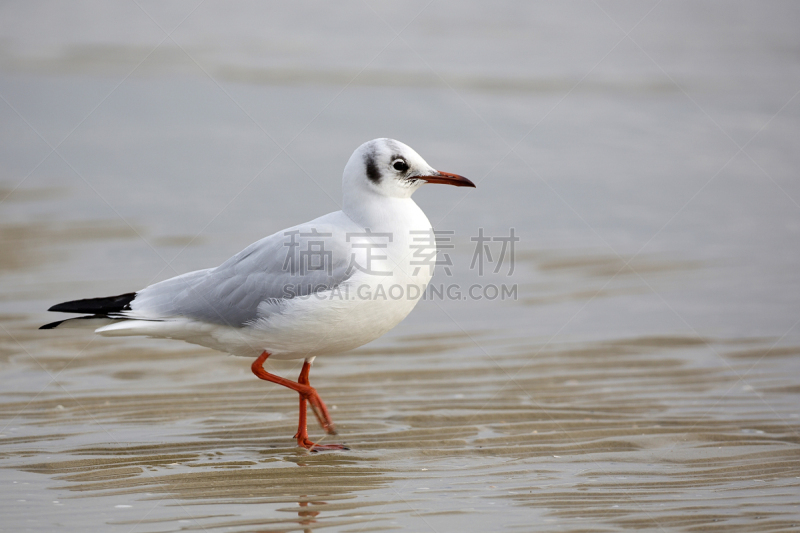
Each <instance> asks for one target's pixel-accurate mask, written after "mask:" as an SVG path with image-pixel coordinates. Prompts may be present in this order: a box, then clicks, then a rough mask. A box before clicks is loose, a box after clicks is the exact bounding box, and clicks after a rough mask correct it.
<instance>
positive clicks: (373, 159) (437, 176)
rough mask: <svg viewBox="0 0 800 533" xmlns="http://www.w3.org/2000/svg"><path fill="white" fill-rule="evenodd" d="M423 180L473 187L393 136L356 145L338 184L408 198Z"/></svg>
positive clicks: (363, 190) (350, 190) (360, 190)
mask: <svg viewBox="0 0 800 533" xmlns="http://www.w3.org/2000/svg"><path fill="white" fill-rule="evenodd" d="M424 183H444V184H446V185H455V186H456V187H475V184H474V183H472V182H471V181H470V180H468V179H467V178H465V177H463V176H459V175H457V174H450V173H449V172H441V171H439V170H436V169H434V168H433V167H431V166H430V165H429V164H428V163H426V162H425V160H424V159H422V157H420V155H419V154H418V153H417V152H415V151H414V150H413V149H411V147H409V146H406V145H405V144H403V143H401V142H400V141H395V140H394V139H373V140H371V141H369V142H365V143H364V144H362V145H361V146H359V147H358V148H357V149H356V151H355V152H353V155H352V156H350V160H349V161H348V162H347V165H346V166H345V168H344V176H343V178H342V186H343V189H344V191H345V195H347V194H348V193H350V192H356V191H359V192H371V193H373V194H378V195H381V196H388V197H394V198H409V197H410V196H411V195H412V194H413V193H414V191H416V190H417V189H419V188H420V187H421V186H422V184H424Z"/></svg>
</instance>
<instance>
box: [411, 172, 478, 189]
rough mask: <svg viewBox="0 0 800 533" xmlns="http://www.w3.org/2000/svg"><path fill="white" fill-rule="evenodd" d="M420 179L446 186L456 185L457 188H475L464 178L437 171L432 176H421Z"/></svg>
mask: <svg viewBox="0 0 800 533" xmlns="http://www.w3.org/2000/svg"><path fill="white" fill-rule="evenodd" d="M419 179H421V180H423V181H427V182H428V183H444V184H445V185H455V186H456V187H475V184H474V183H472V182H471V181H469V180H468V179H467V178H465V177H464V176H459V175H458V174H450V173H449V172H440V171H438V170H437V171H436V174H434V175H432V176H419Z"/></svg>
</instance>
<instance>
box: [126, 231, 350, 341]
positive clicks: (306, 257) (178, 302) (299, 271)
mask: <svg viewBox="0 0 800 533" xmlns="http://www.w3.org/2000/svg"><path fill="white" fill-rule="evenodd" d="M327 229H328V230H329V231H326V228H325V227H319V226H317V227H315V228H313V231H311V229H309V228H301V227H295V228H290V229H289V230H285V231H283V232H279V233H276V234H274V235H270V236H269V237H266V238H264V239H261V240H260V241H258V242H255V243H253V244H251V245H250V246H248V247H247V248H245V249H244V250H242V251H241V252H239V253H238V254H236V255H235V256H233V257H231V258H230V259H229V260H227V261H226V262H225V263H223V264H222V265H220V266H218V267H217V268H212V269H208V270H198V271H196V272H190V273H188V274H184V275H182V276H177V277H175V278H171V279H168V280H165V281H162V282H160V283H156V284H155V285H151V286H149V287H147V288H146V289H143V290H142V291H140V292H138V293H137V294H136V298H135V299H134V300H133V301H132V302H131V311H130V312H129V313H128V315H129V316H130V317H131V318H143V319H151V320H157V319H165V318H172V317H187V318H192V319H195V320H202V321H204V322H211V323H215V324H222V325H227V326H234V327H240V326H244V325H246V324H247V323H249V322H252V321H254V320H257V319H259V318H263V317H265V316H267V315H268V314H269V313H270V312H276V311H278V310H279V309H280V307H281V302H282V301H285V300H288V299H291V298H295V297H297V296H306V295H309V294H312V293H316V292H320V291H324V290H330V289H333V288H334V287H336V286H338V285H339V284H341V283H342V282H344V281H346V280H347V279H348V278H349V277H350V276H351V275H352V270H351V269H350V268H348V267H349V265H350V256H351V251H350V245H349V243H347V242H346V239H345V237H344V234H341V235H340V234H337V233H335V232H334V231H333V230H330V228H327ZM262 304H264V305H262ZM259 306H261V307H259Z"/></svg>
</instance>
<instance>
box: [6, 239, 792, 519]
mask: <svg viewBox="0 0 800 533" xmlns="http://www.w3.org/2000/svg"><path fill="white" fill-rule="evenodd" d="M39 231H41V230H37V231H32V232H29V233H26V234H25V235H30V236H31V237H25V238H23V239H22V240H23V242H27V243H34V244H32V247H33V248H34V249H36V248H37V246H36V245H35V243H36V242H37V241H39V240H43V242H44V243H48V242H49V240H48V239H41V237H40V233H39ZM45 233H46V232H45ZM9 234H13V235H18V234H17V233H14V232H10V233H9V232H3V235H9ZM50 236H51V237H56V236H57V234H56V235H55V236H54V235H52V234H51V235H50ZM97 237H98V236H97V235H96V234H93V233H88V234H84V238H85V239H87V240H89V241H92V240H94V239H96V238H97ZM107 237H108V236H106V235H103V238H104V239H105V238H107ZM15 238H19V237H15ZM116 238H117V239H119V236H116ZM125 241H126V239H122V240H119V241H118V242H120V243H122V244H124V243H125ZM523 256H524V254H523ZM528 257H529V260H532V261H533V260H534V259H530V258H533V257H536V258H538V259H535V260H536V261H540V262H541V265H542V268H541V270H542V272H552V271H553V270H558V269H566V270H567V271H568V272H570V273H572V274H570V275H572V276H575V279H574V280H573V282H572V283H570V284H567V285H568V286H575V285H576V284H579V283H580V282H581V281H580V280H581V279H583V280H584V282H585V279H586V276H585V273H586V270H587V269H588V270H589V271H590V272H591V276H589V278H590V279H599V280H605V281H607V277H608V276H610V275H612V274H613V272H612V271H613V269H610V270H608V269H606V268H605V267H606V266H607V264H608V263H609V261H607V260H601V259H598V258H597V257H596V256H592V255H587V256H585V257H583V259H582V260H581V258H580V257H579V256H578V255H576V254H575V253H574V252H571V253H570V254H561V255H560V256H559V254H558V253H556V252H539V253H533V252H531V253H529V254H528ZM648 261H649V264H652V265H656V264H657V263H658V262H657V260H656V259H650V260H648ZM648 261H645V263H647V262H648ZM684 267H686V265H684ZM644 270H645V269H643V271H644ZM684 270H685V269H675V268H674V265H672V264H669V263H666V264H662V265H661V267H660V268H655V266H654V267H653V268H651V269H650V272H651V273H652V272H671V273H672V274H671V276H675V275H676V274H675V273H674V272H683V271H684ZM559 275H564V273H563V272H561V273H560V274H559ZM677 279H680V275H678V278H677ZM675 282H676V281H675V279H673V283H675ZM553 286H555V287H557V284H553ZM587 290H590V289H587ZM555 292H556V294H557V291H555ZM578 297H579V296H577V295H575V294H570V295H567V299H568V300H573V299H575V298H578ZM594 297H596V298H609V297H611V296H609V295H607V294H604V295H598V294H595V295H594ZM616 297H624V296H619V295H617V296H616ZM555 299H556V300H558V298H555ZM425 303H427V304H430V305H432V302H425ZM519 305H524V306H531V305H534V306H536V305H550V304H545V303H542V302H541V301H538V300H536V299H534V298H531V299H523V301H522V302H521V303H520V304H519ZM37 325H38V324H36V323H34V322H33V321H32V320H31V319H30V317H28V316H25V315H19V316H8V315H7V316H4V317H3V329H4V331H3V333H4V335H3V342H2V347H1V348H2V350H3V353H4V354H5V363H4V369H5V372H4V377H5V379H4V387H3V394H2V403H0V419H2V420H3V425H4V430H3V434H2V437H0V438H2V440H0V446H1V447H0V453H1V454H2V455H0V461H1V462H2V466H3V468H4V469H5V473H4V474H3V475H2V477H3V479H4V480H5V482H6V489H5V494H6V496H5V497H4V503H3V505H4V507H5V509H4V515H5V516H13V517H14V523H15V524H16V527H18V528H19V529H20V530H21V529H26V528H27V529H31V530H45V529H48V528H49V527H55V526H56V525H59V526H60V527H65V528H66V529H68V530H77V529H80V528H81V527H101V526H102V528H103V529H106V530H114V531H116V530H120V531H130V530H131V529H135V530H137V531H177V530H188V531H208V530H218V529H223V530H232V531H295V530H297V531H301V530H302V531H313V530H317V529H323V528H332V529H333V530H336V531H376V530H385V529H395V528H397V527H403V528H409V529H413V530H425V529H433V530H437V531H452V530H456V529H461V530H464V529H470V530H476V528H477V529H497V528H499V527H504V528H511V529H520V530H528V529H530V528H534V529H537V530H550V529H553V530H556V529H558V530H562V531H563V530H567V531H584V530H617V529H630V528H647V529H658V528H666V529H673V528H675V529H681V530H687V531H695V530H696V531H717V530H718V531H729V530H730V529H731V528H739V527H740V528H744V529H747V530H751V531H788V530H793V529H794V528H797V527H798V525H797V524H798V523H799V521H800V513H798V508H797V495H798V493H799V492H800V442H799V441H800V437H798V429H800V418H799V417H798V410H797V406H798V403H797V397H798V393H800V382H799V381H798V378H797V372H796V370H797V363H796V361H797V360H798V357H799V356H800V346H775V342H774V339H758V338H743V339H720V338H701V337H697V336H677V335H671V336H640V337H627V338H618V339H612V340H598V341H588V342H586V341H567V342H563V341H559V340H554V341H552V342H546V341H544V340H537V339H531V338H525V337H516V336H514V335H513V334H511V333H509V332H502V331H490V330H486V331H480V330H477V331H470V332H469V333H468V334H466V335H465V333H464V332H463V331H457V330H456V331H442V332H440V333H434V334H416V335H415V334H412V333H411V332H409V331H408V329H405V328H401V332H400V333H399V334H396V335H393V336H391V337H390V338H388V339H384V340H381V341H378V342H376V343H374V344H371V345H369V346H367V347H364V348H362V349H359V350H356V351H354V352H352V353H349V354H345V355H340V356H332V357H330V358H320V359H319V360H318V363H317V364H316V365H315V366H314V372H313V373H312V383H314V384H315V385H316V386H317V387H318V390H319V391H320V393H321V394H322V395H323V397H324V398H325V400H326V402H327V403H328V405H329V406H330V407H331V409H332V414H333V416H334V418H335V420H336V422H337V424H338V427H339V431H340V435H339V436H337V437H323V436H322V435H321V432H320V430H319V429H318V428H316V427H315V426H312V429H311V433H312V437H313V436H316V437H318V438H320V439H321V440H320V441H321V442H330V441H332V440H331V439H336V441H337V442H344V443H346V444H347V445H348V446H350V447H351V450H350V451H347V452H330V453H308V452H306V451H304V450H300V449H298V448H296V447H295V446H294V441H293V439H292V438H291V436H292V434H293V432H294V431H295V429H296V426H295V424H296V409H297V399H296V396H295V395H294V394H292V393H290V392H288V391H286V390H284V389H282V388H280V387H277V386H274V385H271V384H266V383H262V382H260V381H259V380H257V379H255V378H254V377H253V376H252V375H251V374H250V372H249V364H250V361H248V360H245V359H240V358H234V357H229V356H224V355H220V354H216V353H214V352H211V351H208V350H203V349H199V348H193V347H186V346H183V345H181V344H179V343H174V344H172V343H169V342H168V341H152V340H151V341H146V340H127V339H123V340H120V339H102V338H97V337H93V336H92V335H91V334H90V333H89V332H87V331H85V330H61V331H57V335H53V332H51V331H46V332H42V331H39V330H37V329H35V327H36V326H37ZM402 329H405V331H402ZM480 346H491V347H492V351H491V353H485V352H484V351H483V350H482V349H480ZM476 347H478V348H477V349H476ZM269 366H270V367H271V368H272V370H273V371H276V372H279V373H281V374H284V375H290V376H291V375H293V374H295V373H297V371H298V370H299V366H298V364H295V363H293V362H283V363H269ZM742 378H745V379H742ZM12 486H13V488H12Z"/></svg>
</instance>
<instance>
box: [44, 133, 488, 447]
mask: <svg viewBox="0 0 800 533" xmlns="http://www.w3.org/2000/svg"><path fill="white" fill-rule="evenodd" d="M423 183H444V184H448V185H455V186H457V187H475V184H474V183H472V182H471V181H470V180H468V179H467V178H464V177H463V176H459V175H456V174H450V173H447V172H440V171H438V170H435V169H434V168H433V167H431V166H430V165H429V164H428V163H426V162H425V160H424V159H422V157H420V156H419V154H417V153H416V152H415V151H414V150H412V149H411V148H410V147H408V146H406V145H405V144H403V143H401V142H399V141H395V140H392V139H375V140H372V141H369V142H367V143H364V144H362V145H361V146H359V147H358V149H357V150H356V151H355V152H353V155H352V156H350V160H349V161H348V162H347V165H346V166H345V168H344V174H343V176H342V190H343V202H342V210H341V211H336V212H334V213H329V214H327V215H324V216H321V217H319V218H317V219H314V220H312V221H310V222H306V223H304V224H300V225H298V226H294V227H291V228H288V229H285V230H282V231H279V232H277V233H274V234H272V235H270V236H269V237H265V238H263V239H261V240H260V241H257V242H255V243H253V244H251V245H250V246H248V247H247V248H245V249H244V250H242V251H241V252H239V253H238V254H236V255H234V256H233V257H231V258H230V259H228V260H227V261H225V262H224V263H222V264H221V265H220V266H218V267H216V268H209V269H206V270H197V271H195V272H189V273H188V274H183V275H181V276H177V277H174V278H171V279H168V280H165V281H162V282H159V283H156V284H154V285H150V286H149V287H145V288H144V289H142V290H140V291H137V292H131V293H127V294H122V295H120V296H111V297H106V298H89V299H85V300H75V301H71V302H64V303H61V304H58V305H54V306H53V307H51V308H50V309H49V310H50V311H59V312H63V313H80V314H83V315H87V316H81V317H78V318H72V319H67V320H62V321H59V322H53V323H51V324H47V325H44V326H42V327H41V328H40V329H53V328H56V327H58V326H61V325H76V326H77V325H93V326H94V327H96V326H97V325H98V324H99V323H100V322H102V327H99V328H98V329H96V330H95V332H96V333H99V334H101V335H105V336H123V335H146V336H149V337H158V338H168V339H178V340H183V341H186V342H190V343H193V344H199V345H201V346H206V347H209V348H213V349H215V350H219V351H222V352H227V353H231V354H233V355H239V356H245V357H255V358H256V359H255V361H254V362H253V365H252V370H253V373H254V374H255V375H256V376H258V377H259V378H261V379H264V380H267V381H271V382H273V383H277V384H279V385H283V386H284V387H288V388H290V389H292V390H294V391H296V392H297V393H299V395H300V416H299V424H298V429H297V434H296V435H295V436H294V438H296V439H297V444H298V445H299V446H302V447H303V448H306V449H309V450H313V451H315V450H326V449H329V450H330V449H346V448H345V447H344V446H342V445H339V444H325V445H322V444H315V443H314V442H312V441H311V440H310V439H309V438H308V430H307V427H306V426H307V424H306V402H308V403H310V404H311V408H312V410H313V411H314V414H315V415H316V417H317V419H318V420H319V423H320V424H321V425H322V427H323V429H324V430H325V431H326V432H327V433H330V434H336V431H335V428H334V425H333V422H332V421H331V418H330V415H329V414H328V410H327V409H326V407H325V404H324V403H323V402H322V399H321V398H320V397H319V394H317V391H316V390H315V389H314V388H313V387H311V385H310V384H309V379H308V374H309V370H310V368H311V364H312V362H313V361H314V358H315V357H316V356H318V355H322V354H334V353H339V352H344V351H347V350H351V349H353V348H356V347H358V346H361V345H363V344H366V343H368V342H370V341H372V340H375V339H377V338H378V337H380V336H381V335H383V334H384V333H386V332H387V331H389V330H391V329H392V328H393V327H395V326H396V325H397V324H398V323H399V322H400V321H401V320H403V319H404V318H405V317H406V316H407V315H408V313H410V312H411V310H412V309H413V308H414V306H415V305H416V303H417V302H418V301H419V299H420V297H421V296H422V294H423V293H424V291H425V288H426V286H427V284H428V282H429V281H430V279H431V276H432V274H433V264H434V262H435V255H436V240H435V237H434V234H433V230H432V228H431V223H430V222H429V221H428V218H427V217H426V216H425V213H423V212H422V210H421V209H420V208H419V206H417V204H416V203H415V202H414V201H413V200H412V199H411V195H412V194H413V193H414V191H416V190H417V189H418V188H419V187H420V186H421V185H422V184H423ZM423 250H424V251H423ZM268 357H272V358H274V359H300V358H303V359H305V362H304V364H303V369H302V371H301V372H300V377H299V378H298V379H297V382H294V381H291V380H288V379H285V378H282V377H280V376H276V375H274V374H270V373H268V372H267V371H266V370H264V366H263V365H264V361H265V360H266V359H267V358H268Z"/></svg>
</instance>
